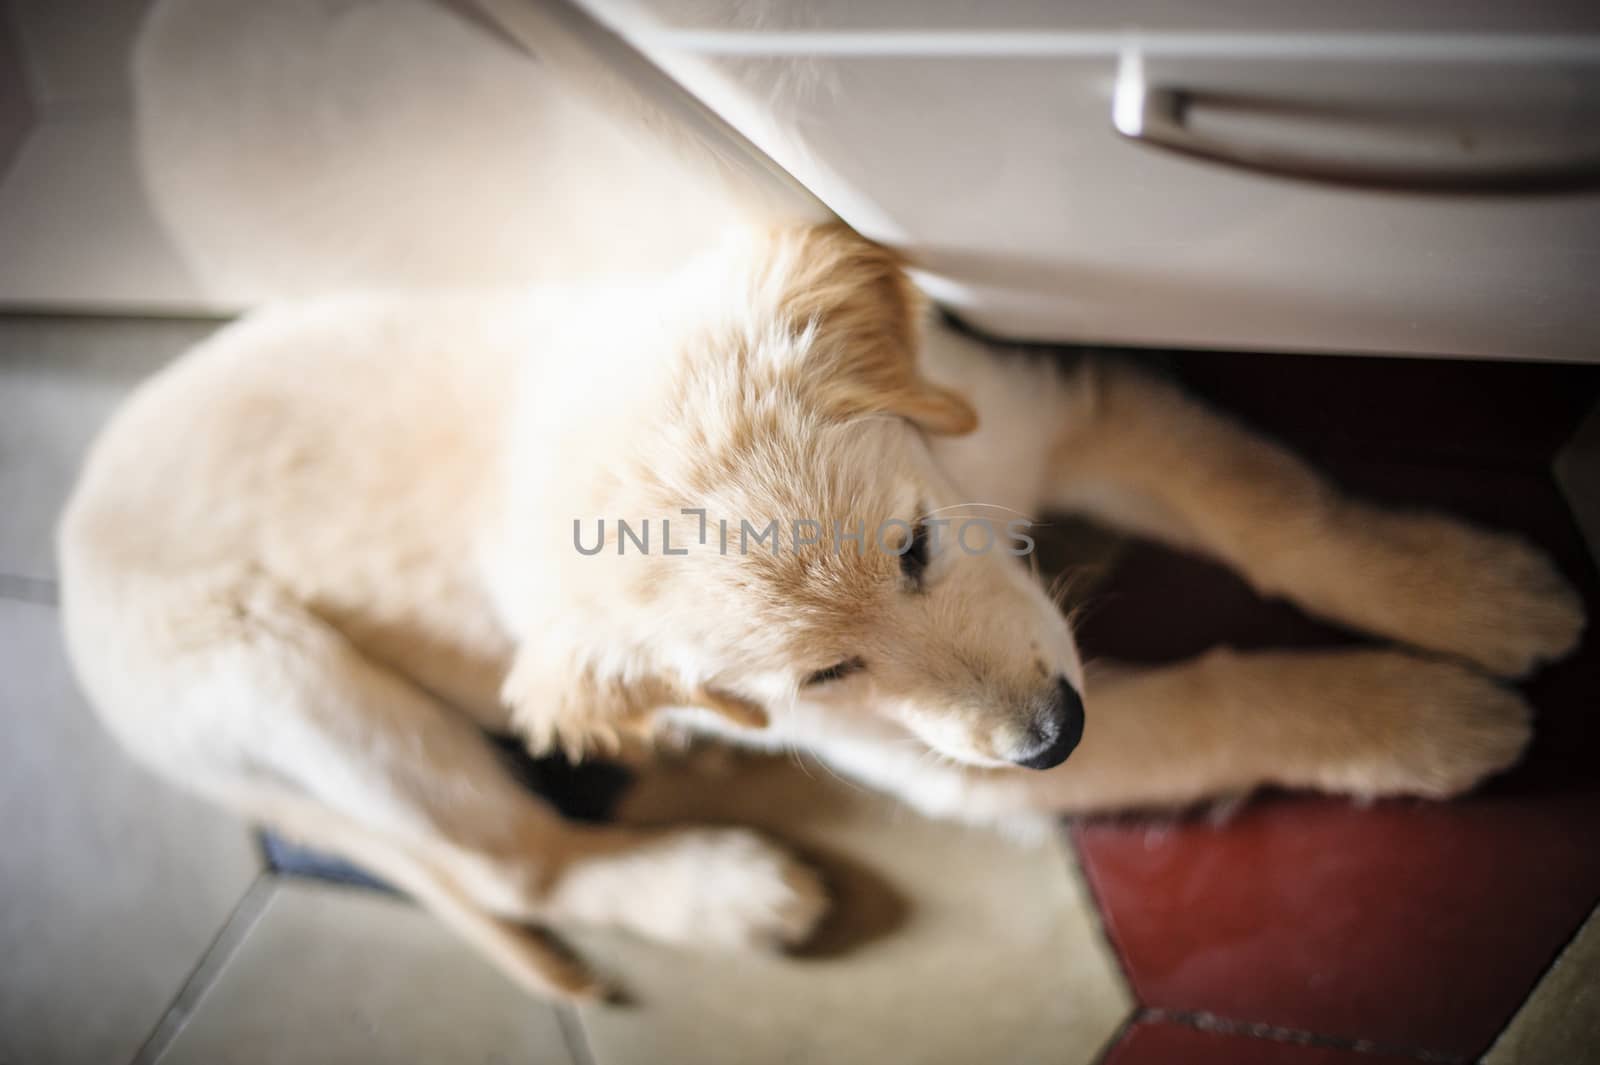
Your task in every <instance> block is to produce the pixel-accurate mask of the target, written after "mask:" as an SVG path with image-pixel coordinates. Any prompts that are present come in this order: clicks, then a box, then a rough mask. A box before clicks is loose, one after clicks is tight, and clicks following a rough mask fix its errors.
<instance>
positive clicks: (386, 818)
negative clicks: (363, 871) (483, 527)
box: [72, 577, 825, 994]
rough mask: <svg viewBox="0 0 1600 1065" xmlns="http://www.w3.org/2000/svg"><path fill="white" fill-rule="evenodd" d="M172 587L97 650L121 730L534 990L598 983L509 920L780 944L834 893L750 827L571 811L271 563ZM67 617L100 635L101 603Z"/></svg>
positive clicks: (182, 776)
mask: <svg viewBox="0 0 1600 1065" xmlns="http://www.w3.org/2000/svg"><path fill="white" fill-rule="evenodd" d="M173 590H174V589H173V587H172V585H170V584H166V583H163V584H161V585H159V586H158V587H157V589H156V590H154V591H152V593H151V595H152V596H159V597H160V598H162V599H163V600H165V602H164V604H163V605H162V606H161V608H160V613H161V615H162V616H161V617H159V618H157V617H154V616H152V615H150V614H149V613H148V612H147V613H146V614H145V615H144V616H143V618H142V619H141V623H140V624H139V625H137V626H128V627H124V626H122V625H120V624H119V625H117V628H118V629H120V630H122V631H120V632H118V633H117V634H116V638H115V649H114V651H106V652H104V653H101V654H99V655H96V656H87V655H86V656H83V657H84V658H85V660H90V659H91V658H92V660H93V662H94V663H95V664H96V667H97V668H96V669H95V670H94V671H93V672H94V673H95V675H96V677H97V680H96V681H95V682H94V683H92V684H91V687H93V688H95V689H96V694H97V696H100V697H99V698H97V700H96V701H97V702H98V703H100V704H102V708H103V711H104V712H105V716H106V717H107V720H108V723H110V724H111V725H112V727H113V729H114V730H115V731H117V732H118V733H119V734H120V735H121V736H122V737H123V738H124V739H125V740H126V741H127V742H128V743H129V745H130V746H131V747H133V748H134V749H135V750H136V751H138V752H139V753H140V754H142V755H143V756H144V757H145V759H146V760H147V761H149V762H152V763H153V764H154V765H155V766H156V767H157V768H158V769H161V770H163V771H165V772H166V773H167V775H169V776H171V777H173V778H174V779H175V780H177V781H178V782H179V783H182V784H186V785H188V786H190V787H191V788H194V789H196V790H199V791H201V792H202V793H205V794H209V795H211V796H213V797H214V798H217V799H219V800H220V801H222V802H224V803H227V804H230V805H232V806H234V807H236V808H238V809H240V810H241V811H242V812H244V813H245V814H247V815H248V816H254V817H263V818H266V819H268V820H269V821H270V822H272V823H274V824H279V825H281V826H282V827H283V828H285V829H286V830H287V831H289V832H291V833H293V834H295V835H298V836H301V837H303V838H306V839H307V840H309V841H310V842H313V843H318V844H321V845H324V846H329V847H331V848H333V849H334V850H335V851H336V852H337V853H339V854H341V855H343V856H345V857H347V858H349V859H351V860H354V861H356V862H357V863H363V864H368V865H370V866H373V867H374V869H373V871H374V872H376V873H378V874H379V875H381V876H388V877H391V878H393V879H394V880H395V881H396V885H397V886H399V887H401V888H403V889H405V890H407V891H409V892H411V893H412V894H414V895H415V896H416V897H417V898H418V899H419V900H420V901H421V902H423V903H424V904H426V905H428V906H429V907H431V908H433V909H434V910H436V911H438V912H439V913H440V915H441V916H442V917H444V918H446V919H447V920H448V921H450V923H451V924H452V925H453V926H454V927H455V928H457V929H458V930H459V931H461V932H463V933H464V934H465V935H467V937H468V938H469V939H470V940H472V941H473V942H474V943H476V944H478V945H479V946H480V947H482V948H484V949H485V950H486V951H488V952H489V953H490V954H491V955H492V956H493V957H494V958H495V959H496V960H497V961H499V962H500V963H501V964H502V965H503V966H504V967H505V968H506V969H507V971H508V972H509V973H510V974H511V975H513V977H515V978H516V979H517V980H518V982H520V983H522V984H523V985H524V986H527V987H530V988H533V989H536V990H551V991H556V992H564V993H570V994H576V993H581V992H584V991H586V990H593V989H594V988H595V987H596V986H597V985H594V984H593V983H592V982H591V981H589V980H588V979H587V978H586V976H585V975H584V974H583V971H582V969H581V967H579V966H577V965H576V964H575V963H573V962H572V961H570V960H569V959H564V958H562V957H560V956H559V955H558V954H555V953H552V952H550V951H549V950H546V949H542V948H541V947H540V946H539V944H538V943H537V942H536V941H535V940H531V939H528V938H527V937H526V936H525V935H523V934H522V933H520V932H518V931H517V930H516V929H515V928H514V927H512V925H513V924H514V923H544V922H552V923H560V922H562V921H568V920H570V921H578V922H584V923H593V924H599V925H607V926H613V927H621V928H626V929H629V930H632V931H636V932H639V933H642V934H646V935H651V936H655V937H657V938H661V939H666V940H670V941H676V942H688V943H694V944H700V945H722V946H765V945H777V944H782V943H787V942H792V941H796V940H799V939H801V938H803V937H804V936H805V935H806V934H808V933H809V932H810V930H811V928H812V926H813V925H814V924H815V922H816V921H817V920H818V919H819V918H820V915H821V913H822V911H823V909H824V908H825V907H824V897H823V893H822V889H821V886H820V883H819V881H818V880H817V878H816V876H815V874H814V873H813V872H812V871H811V870H809V869H808V868H807V867H805V866H803V865H801V864H800V863H798V862H797V861H795V860H794V859H793V858H791V857H790V856H789V855H788V854H787V853H785V852H784V851H783V850H781V849H780V848H778V847H777V846H775V845H773V844H771V843H769V842H768V841H766V840H765V839H763V838H762V837H760V836H758V835H756V834H755V833H752V832H749V831H745V830H741V829H713V828H681V829H666V830H651V831H645V830H640V829H635V828H628V827H623V826H614V825H588V824H580V823H575V822H570V821H567V820H565V819H563V818H562V817H560V816H559V815H558V814H557V813H556V812H555V811H554V810H553V809H551V808H550V807H549V806H548V805H547V804H545V803H544V802H543V801H542V800H541V799H539V798H538V797H537V796H535V795H533V794H531V793H529V792H527V791H526V790H524V789H523V788H522V786H521V785H520V784H519V783H518V782H517V781H516V780H515V779H514V778H513V777H512V776H511V775H510V774H509V773H508V772H507V770H506V769H505V767H504V766H503V765H502V763H501V762H500V760H499V757H498V756H497V754H496V753H495V751H494V750H493V748H492V746H491V745H490V744H489V743H488V741H487V740H486V739H485V738H484V737H483V735H482V734H481V733H480V732H479V731H478V729H477V727H476V726H475V725H474V724H473V723H472V722H471V720H470V719H469V718H467V717H466V716H465V715H463V714H459V713H457V712H455V711H453V710H452V709H450V708H449V707H446V706H444V705H442V704H441V703H439V702H438V701H437V700H435V699H434V698H433V697H432V696H431V695H429V694H428V693H426V692H424V691H422V690H421V689H419V688H417V687H416V686H414V685H412V684H410V683H409V682H407V681H406V680H405V679H404V678H402V677H401V676H400V675H398V674H396V673H394V672H392V671H391V670H389V669H386V668H384V667H383V666H381V665H379V664H377V663H375V662H373V661H370V660H368V659H367V658H366V657H365V656H364V655H362V654H361V653H360V651H359V650H358V649H357V648H355V647H354V646H352V645H351V644H350V643H349V642H348V641H346V640H345V639H344V637H343V636H342V635H341V634H340V633H339V632H338V631H337V630H335V629H333V628H332V627H331V626H329V625H328V624H327V623H325V622H324V621H322V620H321V619H320V618H318V617H316V616H315V615H314V614H313V613H311V612H310V611H308V610H306V609H304V608H303V607H302V606H300V604H299V603H298V602H296V601H295V600H294V599H293V597H292V596H289V595H287V594H285V593H284V592H282V591H281V590H280V589H278V588H277V587H275V586H274V585H273V584H272V583H271V582H270V581H268V580H266V579H265V578H260V577H246V578H243V579H240V580H237V581H227V582H224V583H223V584H222V585H221V586H220V587H218V586H215V585H213V586H212V588H211V591H210V592H209V594H205V595H195V594H192V592H191V593H186V594H184V595H182V596H180V599H181V605H180V604H179V603H174V602H173V597H172V593H173ZM143 602H144V604H145V609H146V610H147V611H148V604H149V601H148V600H143ZM72 614H73V616H74V618H76V619H77V621H78V622H79V623H80V624H76V625H74V626H72V627H73V628H75V629H76V630H77V633H78V638H79V639H80V640H81V639H84V638H93V635H94V634H92V633H91V631H90V630H91V629H92V628H93V622H94V620H95V618H94V617H92V616H90V615H89V614H85V613H84V612H80V611H73V612H72ZM134 627H137V629H138V631H137V632H131V631H129V630H130V629H132V628H134ZM102 642H105V641H103V640H102ZM110 663H114V664H115V665H114V666H113V671H112V673H111V674H109V675H108V674H107V673H106V672H105V667H106V666H107V665H108V664H110ZM116 674H120V676H118V675H116Z"/></svg>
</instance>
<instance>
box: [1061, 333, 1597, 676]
mask: <svg viewBox="0 0 1600 1065" xmlns="http://www.w3.org/2000/svg"><path fill="white" fill-rule="evenodd" d="M1069 392H1070V393H1073V394H1074V403H1073V408H1072V413H1073V416H1072V417H1071V418H1064V419H1062V422H1061V426H1060V427H1058V428H1057V429H1056V430H1055V438H1054V440H1053V443H1052V455H1051V471H1050V474H1049V477H1048V478H1047V480H1046V485H1045V491H1044V500H1043V502H1044V504H1045V505H1046V506H1054V507H1057V508H1066V509H1072V510H1078V511H1082V512H1086V513H1088V514H1090V515H1091V516H1095V517H1098V518H1100V519H1103V520H1106V521H1109V522H1111V523H1113V524H1118V525H1121V526H1124V527H1127V528H1130V529H1132V530H1133V531H1135V532H1139V533H1141V534H1144V535H1148V536H1151V537H1153V538H1156V539H1160V540H1163V541H1165V542H1167V543H1170V544H1173V545H1175V546H1178V547H1181V548H1185V549H1192V550H1196V551H1200V552H1203V553H1206V554H1209V555H1212V556H1214V557H1216V558H1218V559H1220V560H1222V561H1223V562H1226V563H1228V564H1229V565H1230V566H1233V567H1234V568H1236V569H1237V570H1238V571H1239V572H1240V573H1241V574H1242V575H1243V576H1244V577H1245V578H1246V579H1247V580H1249V581H1250V582H1251V584H1252V585H1254V586H1255V587H1256V588H1257V589H1258V590H1259V591H1261V592H1262V593H1264V594H1268V595H1281V596H1284V597H1286V598H1288V599H1291V600H1293V601H1295V602H1296V603H1298V604H1299V605H1301V606H1302V607H1304V608H1305V609H1306V610H1308V611H1310V612H1311V613H1314V614H1318V615H1320V616H1322V617H1326V618H1329V619H1331V620H1334V621H1338V622H1341V623H1344V624H1347V625H1351V626H1354V627H1356V628H1360V629H1365V630H1367V631H1370V632H1374V633H1377V634H1380V635H1383V636H1388V637H1391V638H1394V639H1397V640H1401V641H1404V642H1406V643H1410V644H1412V645H1414V646H1417V647H1421V648H1424V649H1427V650H1431V651H1438V652H1442V653H1445V654H1450V655H1456V656H1459V657H1461V658H1465V659H1468V660H1470V661H1472V662H1475V663H1477V664H1478V665H1480V666H1483V667H1484V668H1486V669H1488V670H1490V671H1492V672H1494V673H1497V674H1501V675H1505V676H1517V675H1520V674H1522V673H1525V672H1527V671H1528V670H1530V669H1532V668H1533V667H1535V666H1537V665H1539V664H1540V663H1542V662H1546V661H1551V660H1554V659H1557V658H1560V657H1561V656H1563V655H1565V654H1566V653H1567V652H1569V651H1570V650H1572V648H1573V647H1574V646H1575V645H1576V643H1577V639H1578V636H1579V634H1580V632H1581V631H1582V628H1583V620H1584V619H1583V609H1582V604H1581V602H1580V600H1579V599H1578V597H1577V596H1576V594H1575V593H1574V592H1573V591H1572V589H1571V588H1570V587H1569V586H1568V585H1567V583H1566V582H1565V581H1564V580H1563V579H1562V577H1561V576H1560V574H1559V573H1557V572H1556V570H1555V569H1554V567H1553V566H1552V565H1551V564H1550V561H1549V560H1548V559H1547V558H1546V557H1545V556H1544V554H1543V553H1542V552H1540V551H1539V550H1537V549H1536V548H1534V547H1532V546H1531V545H1529V544H1527V543H1525V542H1523V541H1522V540H1520V539H1518V538H1516V537H1514V536H1509V535H1503V534H1498V533H1492V532H1487V531H1484V530H1480V529H1476V528H1473V527H1471V526H1469V525H1467V524H1465V523H1463V522H1460V521H1457V520H1454V519H1451V518H1448V517H1444V516H1441V515H1437V514H1430V513H1421V512H1408V511H1398V510H1389V509H1383V508H1380V507H1376V506H1372V505H1368V504H1365V503H1361V502H1358V501H1355V500H1352V499H1349V498H1346V497H1344V496H1342V495H1341V494H1340V493H1339V492H1338V491H1336V490H1335V489H1334V488H1333V487H1332V486H1331V485H1330V484H1328V482H1327V481H1325V480H1324V479H1323V478H1322V477H1320V476H1319V475H1318V474H1317V473H1316V472H1315V471H1313V470H1312V469H1311V468H1310V467H1309V466H1307V465H1306V464H1305V463H1303V462H1301V461H1300V460H1299V459H1298V458H1296V457H1295V456H1293V455H1291V454H1290V453H1289V452H1288V451H1286V450H1285V449H1283V448H1281V447H1278V446H1277V445H1275V444H1273V443H1271V442H1269V441H1267V440H1265V439H1263V438H1261V437H1259V436H1256V435H1254V434H1252V433H1250V432H1248V431H1246V430H1245V429H1244V428H1242V427H1240V426H1239V425H1237V424H1235V423H1233V422H1232V421H1230V420H1228V419H1226V418H1224V417H1222V416H1220V415H1218V414H1215V413H1213V412H1211V411H1208V410H1206V409H1205V408H1204V407H1202V406H1201V405H1199V404H1198V403H1196V402H1194V401H1193V400H1191V399H1189V398H1187V397H1185V396H1184V395H1182V394H1181V393H1180V392H1178V391H1177V390H1176V389H1174V388H1172V387H1170V386H1168V385H1166V384H1164V383H1162V382H1159V381H1156V380H1154V379H1152V378H1149V377H1146V376H1144V375H1142V374H1139V373H1136V372H1133V371H1130V370H1127V369H1124V368H1119V367H1112V366H1103V365H1091V366H1089V367H1087V368H1085V369H1084V370H1082V371H1080V372H1079V374H1078V376H1077V378H1076V381H1075V382H1074V386H1073V387H1072V388H1071V389H1069Z"/></svg>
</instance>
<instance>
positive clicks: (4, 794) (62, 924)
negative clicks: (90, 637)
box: [0, 598, 259, 1065]
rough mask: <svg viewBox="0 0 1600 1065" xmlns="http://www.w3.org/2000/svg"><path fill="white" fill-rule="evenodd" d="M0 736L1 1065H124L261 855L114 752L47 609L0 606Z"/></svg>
mask: <svg viewBox="0 0 1600 1065" xmlns="http://www.w3.org/2000/svg"><path fill="white" fill-rule="evenodd" d="M0 728H3V729H4V733H5V740H4V742H3V743H0V825H4V826H5V828H4V831H5V841H6V843H5V847H4V849H3V850H0V959H4V963H3V964H0V1061H5V1062H17V1063H19V1065H20V1063H23V1062H50V1063H52V1065H71V1063H75V1062H85V1063H94V1065H103V1063H106V1062H121V1061H126V1060H128V1059H129V1058H130V1057H131V1056H132V1055H133V1053H134V1052H135V1051H136V1050H137V1049H138V1048H139V1046H140V1045H141V1044H142V1043H143V1041H144V1039H145V1037H146V1036H147V1035H148V1034H149V1033H150V1031H151V1030H152V1029H153V1028H154V1026H155V1025H156V1023H157V1022H158V1021H159V1020H160V1019H161V1017H162V1014H163V1013H164V1012H165V1010H166V1007H167V1005H168V1003H169V1002H171V1001H172V998H173V996H174V995H175V994H176V993H177V992H178V990H179V989H180V988H181V987H182V986H183V984H184V981H185V979H186V978H187V977H188V975H189V973H190V971H191V970H192V969H193V968H194V966H195V963H196V962H197V961H198V960H199V958H200V957H201V956H202V954H203V953H204V952H205V950H206V947H207V945H208V944H209V943H210V942H211V940H212V938H213V937H214V936H215V935H216V934H217V932H218V930H219V929H220V928H221V927H222V925H223V923H224V922H225V921H226V919H227V917H228V914H229V913H230V912H231V911H232V909H233V907H234V905H235V904H236V903H237V901H238V900H239V898H240V897H241V896H242V895H243V893H244V891H245V890H246V888H248V886H249V885H250V883H251V882H252V881H253V880H254V879H255V877H256V876H257V874H258V871H259V860H258V858H257V855H256V851H255V846H254V841H253V840H252V839H251V837H250V834H249V832H248V831H247V830H246V828H245V827H244V826H243V825H242V824H240V823H239V822H237V821H235V820H233V819H232V818H230V817H227V816H225V815H223V814H221V813H218V812H214V811H213V810H211V809H210V808H209V807H207V806H204V805H202V804H200V803H199V802H197V801H195V800H192V799H190V798H188V797H187V796H184V795H182V794H180V793H179V792H177V791H175V790H174V789H172V788H170V787H168V786H167V785H166V784H164V783H162V782H159V781H157V780H156V779H155V778H154V777H152V776H150V775H148V774H147V773H145V772H144V771H143V770H141V769H139V768H137V767H135V766H134V765H133V764H132V763H131V762H129V761H128V760H127V759H126V757H125V756H124V755H123V753H122V752H121V750H120V749H118V748H116V747H115V746H114V745H113V743H112V742H111V740H110V739H109V738H108V737H107V736H106V735H105V734H104V733H103V732H102V731H101V729H100V727H99V724H98V722H97V721H95V720H94V719H93V716H92V714H91V713H90V711H89V709H88V708H87V707H86V706H85V705H84V702H83V700H82V698H81V697H80V696H79V695H78V693H77V690H76V688H75V686H74V683H73V680H72V678H71V676H70V674H69V672H68V668H67V663H66V660H65V655H64V652H63V649H62V646H61V638H60V634H59V625H58V619H57V614H56V611H55V609H54V608H52V607H48V606H40V605H37V604H33V603H23V602H17V601H15V600H9V599H4V598H0Z"/></svg>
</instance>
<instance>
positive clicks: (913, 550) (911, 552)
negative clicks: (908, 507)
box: [900, 521, 928, 587]
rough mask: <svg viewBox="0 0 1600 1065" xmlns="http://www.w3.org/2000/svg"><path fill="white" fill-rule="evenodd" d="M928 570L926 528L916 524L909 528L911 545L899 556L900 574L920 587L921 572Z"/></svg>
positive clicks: (920, 523) (919, 523) (918, 523)
mask: <svg viewBox="0 0 1600 1065" xmlns="http://www.w3.org/2000/svg"><path fill="white" fill-rule="evenodd" d="M927 568H928V527H927V526H926V525H924V524H922V522H920V521H919V522H917V523H916V524H915V525H913V526H912V527H911V543H910V544H908V545H907V546H906V549H905V550H904V551H903V552H901V554H900V572H901V573H903V574H905V578H906V580H908V581H910V582H911V583H912V584H913V585H915V586H917V587H921V585H922V574H923V571H924V570H926V569H927Z"/></svg>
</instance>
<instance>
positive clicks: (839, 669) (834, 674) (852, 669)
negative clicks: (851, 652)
mask: <svg viewBox="0 0 1600 1065" xmlns="http://www.w3.org/2000/svg"><path fill="white" fill-rule="evenodd" d="M866 668H867V664H866V663H865V662H863V661H861V659H859V658H847V659H845V660H844V661H843V662H838V663H835V664H834V665H831V666H829V667H828V668H827V669H819V670H817V671H816V672H815V673H813V674H811V676H809V677H807V678H806V682H805V686H806V687H807V688H809V687H811V686H813V685H816V684H826V683H828V681H830V680H838V679H839V678H840V677H848V676H849V675H850V674H852V673H859V672H861V671H862V670H863V669H866Z"/></svg>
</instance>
